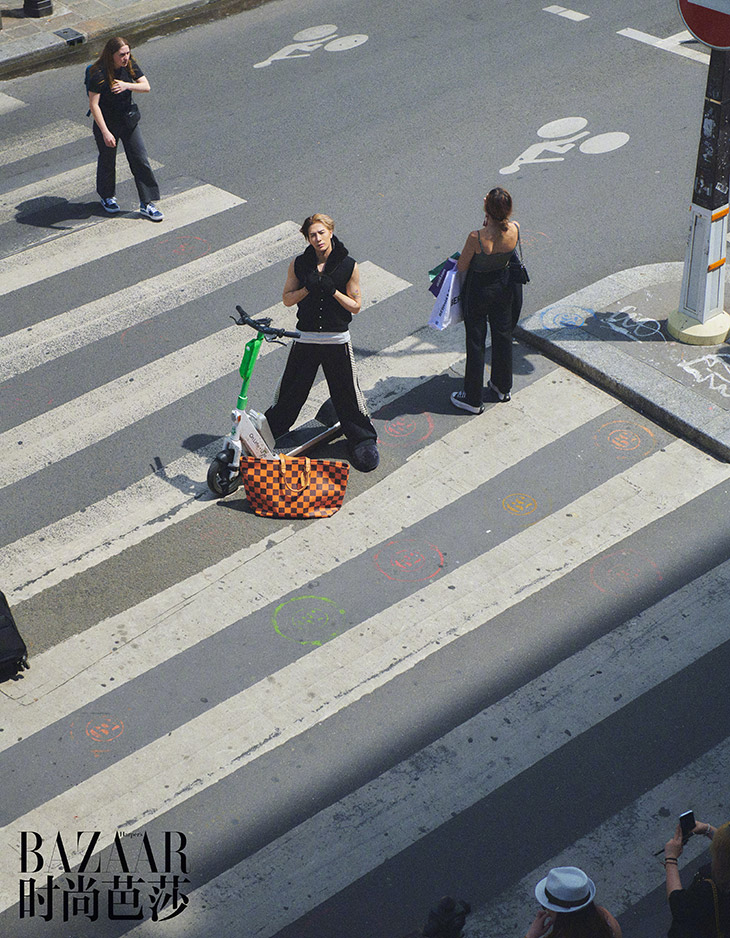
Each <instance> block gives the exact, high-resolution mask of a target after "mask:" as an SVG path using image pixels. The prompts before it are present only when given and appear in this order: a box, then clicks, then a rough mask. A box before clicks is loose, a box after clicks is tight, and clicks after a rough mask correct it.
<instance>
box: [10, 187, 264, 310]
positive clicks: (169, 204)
mask: <svg viewBox="0 0 730 938" xmlns="http://www.w3.org/2000/svg"><path fill="white" fill-rule="evenodd" d="M245 201H246V200H245V199H239V198H238V196H236V195H232V194H231V193H230V192H224V191H223V190H222V189H218V188H216V187H215V186H211V185H208V184H207V183H206V184H204V185H201V186H196V187H195V188H193V189H188V190H187V191H186V192H181V193H179V194H177V195H172V196H170V197H169V198H166V199H165V202H164V209H165V219H164V221H162V222H157V223H152V222H149V221H148V220H147V219H144V218H142V217H141V216H140V217H138V216H136V215H135V216H133V217H125V216H124V215H117V216H116V217H113V218H112V217H110V218H106V219H104V220H103V222H100V223H99V224H98V225H93V226H91V227H89V228H81V229H79V230H77V231H72V232H71V233H70V234H67V235H64V236H63V237H62V238H56V239H55V240H54V241H49V242H46V243H44V244H38V245H36V246H35V247H30V248H27V249H26V250H25V251H20V252H19V253H18V254H11V255H9V256H8V257H4V258H2V259H0V296H4V295H5V294H7V293H12V292H13V291H14V290H19V289H21V288H22V287H27V286H30V285H31V284H34V283H40V281H42V280H45V279H46V278H48V277H53V276H55V275H56V274H60V273H65V272H66V271H69V270H73V269H74V268H76V267H80V266H81V265H82V264H88V263H89V262H91V261H98V260H99V259H100V258H102V257H108V256H109V255H111V254H116V253H117V252H119V251H123V250H125V249H126V248H130V247H133V246H134V245H136V244H143V243H144V242H145V241H149V240H151V239H152V238H156V237H159V236H160V235H161V234H164V233H165V232H167V231H174V230H175V229H177V228H182V227H183V225H189V224H191V223H193V222H196V221H200V220H201V219H203V218H209V217H210V216H211V215H215V214H217V213H218V212H224V211H226V209H229V208H233V207H234V206H236V205H243V204H244V203H245Z"/></svg>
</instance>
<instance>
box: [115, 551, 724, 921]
mask: <svg viewBox="0 0 730 938" xmlns="http://www.w3.org/2000/svg"><path fill="white" fill-rule="evenodd" d="M729 587H730V562H727V563H725V564H723V565H721V566H720V567H718V568H716V569H715V570H712V571H711V572H710V573H708V574H706V575H705V576H703V577H702V578H701V579H699V580H697V581H695V582H694V583H691V584H689V585H688V586H686V587H684V588H683V589H681V590H679V591H677V592H676V593H674V594H672V595H671V596H669V597H667V598H666V599H664V600H662V601H661V602H660V603H658V604H656V605H655V606H653V607H652V608H651V609H648V610H647V611H646V612H644V613H642V614H641V616H637V617H636V618H634V619H631V620H630V621H629V622H626V623H624V624H623V625H620V626H619V627H618V628H617V629H615V630H614V631H613V632H611V633H610V634H609V635H607V636H604V637H603V638H600V639H598V640H597V641H595V642H593V643H592V644H590V645H589V646H587V647H586V648H585V649H583V650H582V651H580V652H578V653H576V654H575V655H572V656H571V657H570V658H566V659H565V660H564V661H562V662H561V663H560V664H559V665H557V666H556V667H555V668H552V669H551V670H550V671H547V672H545V673H544V674H542V675H541V676H540V677H539V678H536V679H535V680H533V681H531V682H530V683H529V684H526V685H525V686H524V687H521V688H520V689H519V690H517V691H515V692H514V693H512V694H510V695H509V696H507V697H505V698H503V699H502V700H500V701H499V702H498V703H496V704H493V705H492V706H491V707H489V708H487V709H486V710H484V711H482V712H481V713H479V714H478V715H477V716H475V717H473V718H472V719H471V720H468V721H467V722H466V723H463V724H462V725H461V726H459V727H457V728H456V729H454V730H453V731H452V732H450V733H447V734H446V735H445V736H442V737H441V738H440V739H438V740H436V741H435V742H434V743H432V744H431V745H430V746H427V747H426V748H424V749H422V750H421V751H420V752H418V753H417V754H416V755H415V756H413V757H411V758H410V759H407V760H405V761H404V762H401V763H400V764H399V765H397V766H394V767H393V768H392V769H390V770H388V771H387V772H385V773H383V774H382V775H381V776H380V777H379V778H377V779H375V780H374V781H372V782H369V783H368V784H366V785H364V786H362V787H361V788H360V789H358V790H357V791H354V792H352V793H351V794H349V795H347V796H346V797H345V798H342V799H341V800H340V801H338V802H336V803H335V804H333V805H332V806H330V807H328V808H326V809H324V810H322V811H320V812H319V813H318V814H316V815H314V816H313V817H311V818H310V819H308V820H307V821H304V822H303V823H302V824H300V825H298V826H297V827H296V828H294V829H292V830H290V831H288V832H287V833H286V834H284V835H282V836H281V837H280V838H278V839H277V840H276V841H273V842H272V843H270V844H268V845H267V846H266V847H264V848H262V849H261V850H259V851H258V852H257V853H255V854H254V855H252V856H251V857H248V858H247V859H246V860H243V861H242V862H241V863H238V864H237V865H236V866H234V867H232V868H231V869H229V870H227V871H226V872H225V873H222V874H221V875H220V876H218V877H216V879H214V880H212V881H211V882H209V883H207V884H206V885H205V886H202V887H201V888H199V889H196V890H195V891H194V892H193V893H192V894H191V895H190V900H191V901H190V905H189V907H188V910H187V911H186V914H185V929H186V930H183V931H181V932H175V935H176V936H177V935H179V936H180V938H183V936H184V935H186V934H188V933H189V934H191V935H192V934H201V935H202V934H206V933H207V932H208V931H210V930H211V928H212V927H213V926H214V925H215V928H216V929H217V930H219V931H221V932H222V933H224V934H226V933H227V926H229V924H230V925H232V924H233V923H234V922H241V921H244V920H245V921H246V924H247V929H248V932H247V934H248V935H250V938H270V936H271V935H274V934H276V933H277V932H278V931H279V930H280V929H283V928H285V927H286V926H287V925H289V924H291V923H292V922H295V921H296V920H297V919H298V918H299V917H300V916H302V915H304V914H306V913H307V912H309V911H311V910H312V909H314V908H316V907H317V906H318V905H320V904H321V903H322V902H325V901H326V900H328V899H329V898H331V897H332V896H333V895H335V894H336V893H337V892H338V891H340V890H341V889H345V888H346V887H347V886H349V885H350V884H351V883H354V882H356V881H357V880H358V879H360V878H361V877H363V876H365V875H366V874H367V873H369V872H370V871H371V870H374V869H376V868H377V867H378V866H380V865H381V864H382V863H385V862H386V861H387V860H389V859H390V858H392V857H394V856H396V855H397V854H398V853H399V852H400V851H402V850H405V849H406V848H408V847H410V846H411V844H413V843H416V842H417V841H418V840H420V839H421V838H422V837H424V836H426V835H427V834H429V833H431V832H432V831H434V830H436V829H437V828H438V827H439V826H440V825H441V824H444V823H446V822H447V821H449V820H451V818H452V817H453V816H454V815H455V814H460V813H461V812H463V811H466V810H467V809H468V808H470V807H472V806H473V805H475V804H476V803H478V802H479V801H481V800H482V799H483V798H486V797H487V796H488V795H490V794H491V793H492V792H494V791H496V790H497V789H498V788H499V787H500V786H502V785H505V784H508V783H509V782H510V781H512V780H513V779H514V778H516V777H517V776H518V775H519V774H520V773H522V772H524V771H526V770H527V769H529V768H530V767H531V766H533V765H535V764H536V763H538V762H539V761H540V760H541V759H543V758H545V757H546V756H548V755H550V754H551V753H554V752H557V751H558V750H559V749H561V748H562V747H563V746H564V745H567V744H568V742H569V741H571V740H574V739H575V738H576V737H577V736H579V735H580V734H581V733H584V732H586V731H587V730H589V729H591V728H592V727H594V726H597V725H598V724H599V723H601V722H602V721H603V720H605V719H606V718H607V717H609V716H611V715H612V714H614V713H616V712H618V711H619V710H620V709H622V708H623V707H625V706H626V705H627V704H629V703H630V702H631V701H633V700H636V699H637V698H638V697H640V696H641V695H642V694H644V693H646V692H647V691H648V690H650V689H651V688H653V687H656V686H657V685H658V684H660V683H661V682H662V681H665V680H667V679H668V678H669V677H671V676H672V675H674V674H676V673H678V672H679V671H681V670H682V669H683V668H685V667H686V666H687V665H688V664H690V663H691V662H692V661H695V660H697V658H699V657H701V656H702V655H704V654H707V653H708V652H710V651H712V650H713V649H715V648H716V647H718V646H719V645H721V644H723V643H724V642H725V641H726V638H727V628H726V625H725V623H727V621H728V619H729V618H730V592H729V589H728V588H729ZM544 639H545V640H547V639H548V636H544ZM528 642H529V643H530V644H532V645H533V648H534V643H535V636H534V634H531V635H530V636H529V639H528ZM518 653H519V650H518V649H515V648H511V649H510V654H511V655H512V656H515V655H517V654H518ZM524 653H526V654H528V655H529V654H530V648H529V645H528V647H526V648H525V649H524ZM502 666H503V658H502V656H501V655H495V658H494V665H493V666H492V669H491V670H492V672H493V676H494V677H495V678H496V677H497V676H498V672H499V670H500V669H501V668H502ZM617 687H620V688H621V694H620V695H618V694H617V693H616V688H617ZM577 700H580V701H584V702H585V705H582V706H580V707H577V706H576V701H577ZM568 734H569V735H568ZM495 736H497V737H498V738H497V739H495ZM700 767H706V768H707V771H698V770H699V769H700ZM729 769H730V739H729V740H728V741H726V742H725V743H724V744H722V745H721V746H719V747H717V749H716V750H715V751H714V752H713V753H712V754H711V755H709V756H704V757H702V759H700V760H698V762H697V763H695V765H694V766H692V767H690V768H689V769H684V770H682V772H680V773H679V774H678V775H677V776H674V778H673V779H668V780H667V781H666V782H664V783H663V784H662V785H661V786H659V788H657V789H655V790H654V791H653V792H651V793H649V794H648V795H645V796H643V797H642V798H641V799H640V800H639V801H638V802H636V803H635V804H634V805H632V806H631V807H630V808H627V809H625V810H624V811H622V812H621V814H620V815H618V816H616V817H614V818H611V819H610V820H609V821H607V822H606V823H604V824H603V825H601V827H599V828H598V829H597V830H596V831H593V832H592V833H591V834H590V835H589V836H588V837H586V838H584V840H582V841H579V842H578V843H577V844H574V845H572V846H571V847H570V848H569V849H568V850H566V851H565V852H564V853H563V854H562V855H561V856H559V857H553V858H552V859H550V860H546V861H545V863H544V864H543V865H542V866H541V867H540V868H539V869H538V870H535V871H534V872H533V873H531V874H530V875H529V876H527V877H525V878H524V879H523V880H522V881H521V882H520V883H519V884H518V885H517V886H515V887H514V889H512V890H510V892H509V894H508V895H506V896H501V897H500V898H499V900H498V901H497V902H496V903H495V904H494V905H493V906H489V907H487V908H483V909H480V910H479V911H478V912H477V913H476V914H474V915H472V916H471V918H470V919H469V935H470V936H474V938H477V936H484V938H493V936H494V935H520V934H522V933H523V932H524V931H525V930H526V929H527V926H528V925H529V923H530V913H529V911H527V910H530V909H531V908H533V906H534V894H533V891H532V890H533V887H534V885H535V883H536V882H537V881H538V879H540V878H541V877H542V876H544V875H545V871H546V870H548V869H549V868H550V867H552V866H568V865H571V866H572V865H577V866H580V867H582V868H584V869H586V870H587V871H588V873H589V875H591V876H596V877H597V879H598V880H599V883H600V899H601V901H602V902H606V903H607V905H608V907H609V908H610V909H611V910H612V911H613V912H614V914H616V913H617V911H621V910H622V909H621V910H619V909H617V903H618V902H621V903H622V905H623V907H624V908H626V907H628V905H629V904H630V903H631V902H633V901H637V900H638V899H640V898H642V897H643V896H644V895H645V894H647V893H648V892H650V891H651V890H652V889H653V888H654V887H655V886H656V885H657V883H658V881H659V879H660V876H661V872H662V871H661V868H660V867H659V866H658V864H651V863H647V861H646V853H647V846H646V845H650V846H651V847H653V846H654V845H655V844H656V845H661V844H662V843H663V842H664V841H665V840H666V839H667V837H668V836H669V833H670V827H669V826H668V821H667V819H666V818H665V817H663V816H660V815H659V809H660V808H661V806H663V805H672V806H674V807H676V809H677V810H673V811H672V812H671V815H670V816H676V814H677V813H678V810H679V808H680V807H681V805H680V804H678V799H679V802H682V800H683V802H684V803H686V804H698V805H699V804H703V803H704V804H707V803H708V800H711V801H712V803H713V805H714V809H715V811H716V812H718V813H717V814H716V815H715V816H714V817H713V818H706V819H707V820H712V821H715V822H719V820H720V819H721V818H722V817H727V815H728V810H727V809H728V807H730V804H729V803H728V800H727V786H726V784H725V780H726V779H727V778H728V777H730V772H729ZM713 783H714V784H713ZM715 795H717V797H718V798H719V800H720V804H723V803H724V805H725V810H724V812H723V811H722V809H721V808H719V806H718V803H717V801H716V798H715ZM703 819H704V815H703ZM627 830H631V832H632V836H631V837H626V831H627ZM696 840H697V838H695V842H696ZM315 844H316V850H313V845H315ZM695 845H696V843H695ZM606 857H610V858H611V862H610V863H609V862H606V861H605V859H604V858H606ZM541 871H542V872H541ZM599 871H600V876H599V875H598V874H599ZM627 884H630V887H631V888H630V890H629V891H627ZM465 898H469V897H468V896H466V897H465ZM181 924H182V920H181ZM157 925H158V923H153V927H154V929H155V935H157V934H159V935H161V936H162V938H164V936H165V935H166V934H167V933H168V932H167V931H166V930H165V928H162V929H160V930H159V931H158V930H157ZM150 927H151V926H150V923H144V924H142V925H140V926H138V927H137V928H136V929H134V930H133V932H132V933H131V934H132V935H134V936H135V938H143V936H144V935H146V934H147V933H148V929H149V928H150ZM187 930H189V932H188V931H187ZM231 933H233V932H232V931H231ZM149 934H150V935H151V931H150V932H149Z"/></svg>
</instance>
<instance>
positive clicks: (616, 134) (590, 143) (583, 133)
mask: <svg viewBox="0 0 730 938" xmlns="http://www.w3.org/2000/svg"><path fill="white" fill-rule="evenodd" d="M587 125H588V121H587V120H586V119H585V117H561V118H559V119H558V120H554V121H549V122H548V123H547V124H543V125H542V127H538V129H537V136H538V137H540V139H541V140H543V141H544V142H543V143H533V144H532V145H531V146H529V147H528V148H527V149H526V150H524V151H523V152H522V153H521V154H520V155H519V156H518V157H517V158H516V159H515V161H514V162H513V163H510V164H509V166H503V167H502V169H500V173H501V174H502V175H509V174H511V173H516V172H519V170H520V167H521V166H525V165H532V164H534V163H562V162H563V160H564V159H565V156H564V155H563V154H565V153H567V152H568V151H569V150H572V149H573V148H574V147H575V145H576V143H577V142H578V141H579V140H583V138H584V137H588V139H587V140H583V142H582V143H581V144H580V146H579V147H578V149H579V150H580V152H581V153H586V154H589V155H596V154H600V153H610V152H611V151H612V150H618V149H619V148H620V147H622V146H623V145H624V144H625V143H628V142H629V135H628V134H626V133H623V132H622V131H612V132H610V133H603V134H596V135H595V136H594V137H591V136H590V131H588V130H584V129H583V128H584V127H586V126H587ZM544 153H555V154H557V155H556V156H543V154H544Z"/></svg>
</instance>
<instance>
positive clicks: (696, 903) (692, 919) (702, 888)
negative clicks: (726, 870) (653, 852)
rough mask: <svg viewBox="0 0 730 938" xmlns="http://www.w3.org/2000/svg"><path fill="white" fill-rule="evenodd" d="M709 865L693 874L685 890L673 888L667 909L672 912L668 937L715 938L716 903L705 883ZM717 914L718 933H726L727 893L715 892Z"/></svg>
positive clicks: (729, 896)
mask: <svg viewBox="0 0 730 938" xmlns="http://www.w3.org/2000/svg"><path fill="white" fill-rule="evenodd" d="M709 877H710V866H709V864H708V865H707V866H703V867H702V869H701V870H700V871H699V872H698V873H697V874H696V875H695V877H694V879H693V880H692V882H691V883H690V885H689V888H687V889H675V890H674V892H672V893H670V895H669V908H670V910H671V912H672V928H670V930H669V934H670V935H672V936H673V938H674V936H680V935H707V936H708V938H709V936H712V938H715V936H716V935H717V928H716V925H715V901H714V898H713V895H712V886H711V885H710V883H709V882H708V880H709ZM717 898H718V907H719V908H718V911H719V913H720V931H722V932H724V933H725V934H727V932H728V927H730V894H729V893H727V892H720V891H719V890H718V896H717Z"/></svg>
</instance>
